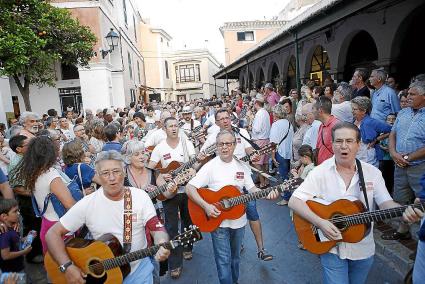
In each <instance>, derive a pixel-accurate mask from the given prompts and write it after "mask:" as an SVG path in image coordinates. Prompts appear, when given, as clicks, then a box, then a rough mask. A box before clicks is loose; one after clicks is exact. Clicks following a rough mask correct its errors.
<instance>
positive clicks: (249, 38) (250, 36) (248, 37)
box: [236, 32, 254, 41]
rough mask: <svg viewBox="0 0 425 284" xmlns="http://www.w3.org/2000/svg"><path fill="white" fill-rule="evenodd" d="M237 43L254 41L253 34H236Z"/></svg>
mask: <svg viewBox="0 0 425 284" xmlns="http://www.w3.org/2000/svg"><path fill="white" fill-rule="evenodd" d="M236 35H237V39H238V41H254V32H237V33H236Z"/></svg>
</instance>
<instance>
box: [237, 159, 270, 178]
mask: <svg viewBox="0 0 425 284" xmlns="http://www.w3.org/2000/svg"><path fill="white" fill-rule="evenodd" d="M233 159H235V160H236V162H238V163H239V164H241V165H242V166H246V167H248V168H250V169H251V170H253V171H254V172H256V173H258V174H259V175H262V176H263V177H265V178H266V179H268V180H270V181H272V182H277V179H276V178H275V177H272V176H271V175H269V174H268V173H265V172H263V171H261V170H259V169H257V168H255V167H253V166H251V165H250V164H249V162H247V163H244V162H242V161H241V160H239V159H238V157H236V156H235V155H233Z"/></svg>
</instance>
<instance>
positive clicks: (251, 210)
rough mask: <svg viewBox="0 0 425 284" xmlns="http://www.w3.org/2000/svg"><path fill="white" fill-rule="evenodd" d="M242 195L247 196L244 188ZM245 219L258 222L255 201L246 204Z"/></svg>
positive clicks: (258, 217)
mask: <svg viewBox="0 0 425 284" xmlns="http://www.w3.org/2000/svg"><path fill="white" fill-rule="evenodd" d="M243 191H244V193H245V194H247V193H248V191H247V190H246V189H245V188H244V189H243ZM246 218H247V219H248V221H258V219H260V215H258V211H257V202H256V201H255V200H253V201H250V202H248V203H247V204H246Z"/></svg>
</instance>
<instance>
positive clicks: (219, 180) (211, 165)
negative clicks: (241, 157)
mask: <svg viewBox="0 0 425 284" xmlns="http://www.w3.org/2000/svg"><path fill="white" fill-rule="evenodd" d="M189 184H190V185H192V186H194V187H196V188H201V187H208V188H209V189H210V190H212V191H219V190H220V189H221V188H223V187H224V186H226V185H233V186H236V187H237V188H238V189H239V190H240V192H241V193H243V190H242V189H243V188H244V187H245V188H246V189H248V190H250V189H252V188H254V187H255V185H254V182H253V181H252V178H251V171H250V169H248V168H247V167H246V166H244V165H243V164H242V163H240V162H238V161H236V160H235V159H232V161H231V162H230V163H225V162H223V161H222V160H221V159H220V157H215V158H214V159H212V160H211V161H209V162H208V163H206V164H205V165H204V166H203V167H202V168H201V169H200V170H199V172H198V173H197V174H196V176H195V177H194V178H193V179H192V180H191V181H189ZM245 225H246V214H243V216H241V217H240V218H238V219H236V220H224V221H223V222H222V223H221V224H220V227H222V228H232V229H238V228H242V227H243V226H245Z"/></svg>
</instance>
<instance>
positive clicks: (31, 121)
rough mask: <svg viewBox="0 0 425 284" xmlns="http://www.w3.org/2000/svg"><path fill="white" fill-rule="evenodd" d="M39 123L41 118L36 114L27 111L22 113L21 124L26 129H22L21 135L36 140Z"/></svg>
mask: <svg viewBox="0 0 425 284" xmlns="http://www.w3.org/2000/svg"><path fill="white" fill-rule="evenodd" d="M39 121H40V117H39V115H38V114H36V113H35V112H29V111H26V112H24V113H22V115H21V117H20V118H19V123H20V124H21V125H22V126H23V127H24V129H22V130H21V132H20V133H19V134H20V135H24V136H26V137H28V138H34V137H35V135H36V134H37V132H38V122H39Z"/></svg>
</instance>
